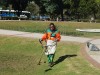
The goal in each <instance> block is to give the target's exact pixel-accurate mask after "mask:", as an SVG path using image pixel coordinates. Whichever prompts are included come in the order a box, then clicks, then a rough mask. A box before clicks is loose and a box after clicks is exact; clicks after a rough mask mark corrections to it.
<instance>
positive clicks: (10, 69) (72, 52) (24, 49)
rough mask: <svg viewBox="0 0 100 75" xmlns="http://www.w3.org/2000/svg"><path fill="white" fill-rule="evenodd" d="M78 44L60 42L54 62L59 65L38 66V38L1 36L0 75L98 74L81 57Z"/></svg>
mask: <svg viewBox="0 0 100 75" xmlns="http://www.w3.org/2000/svg"><path fill="white" fill-rule="evenodd" d="M81 46H83V45H82V44H81V45H80V44H79V43H73V42H59V43H58V46H57V51H56V55H55V59H54V61H57V60H58V59H59V57H60V59H59V60H58V61H57V62H58V63H57V64H56V65H55V66H54V67H53V69H52V70H49V71H47V72H45V73H44V70H45V69H47V68H48V64H47V63H43V62H44V61H45V60H47V59H46V56H43V59H42V63H41V65H37V63H38V61H39V58H40V55H41V52H42V48H41V45H40V44H39V42H38V39H29V38H18V37H8V36H0V75H100V70H99V69H97V68H95V67H93V65H91V64H90V63H89V62H88V61H87V60H86V59H84V58H83V56H82V55H81V54H80V50H81Z"/></svg>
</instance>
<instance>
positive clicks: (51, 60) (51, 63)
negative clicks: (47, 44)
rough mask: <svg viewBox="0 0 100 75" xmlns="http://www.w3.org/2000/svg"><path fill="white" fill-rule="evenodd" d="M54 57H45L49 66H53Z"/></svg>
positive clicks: (50, 55)
mask: <svg viewBox="0 0 100 75" xmlns="http://www.w3.org/2000/svg"><path fill="white" fill-rule="evenodd" d="M54 55H55V54H49V55H47V58H48V63H49V65H50V66H53V65H54V63H53V59H54Z"/></svg>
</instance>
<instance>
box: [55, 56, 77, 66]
mask: <svg viewBox="0 0 100 75" xmlns="http://www.w3.org/2000/svg"><path fill="white" fill-rule="evenodd" d="M76 56H77V55H76V54H73V55H63V56H60V57H59V58H58V59H57V60H56V61H55V62H54V65H57V64H59V63H61V62H62V61H64V60H65V59H66V58H71V57H76ZM54 65H53V66H54Z"/></svg>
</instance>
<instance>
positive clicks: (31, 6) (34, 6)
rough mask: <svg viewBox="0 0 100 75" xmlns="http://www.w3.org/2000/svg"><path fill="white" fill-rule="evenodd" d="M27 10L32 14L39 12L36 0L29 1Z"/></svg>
mask: <svg viewBox="0 0 100 75" xmlns="http://www.w3.org/2000/svg"><path fill="white" fill-rule="evenodd" d="M26 10H27V11H29V12H31V14H32V15H36V14H38V13H39V6H38V5H37V4H35V3H34V2H30V3H28V6H27V8H26Z"/></svg>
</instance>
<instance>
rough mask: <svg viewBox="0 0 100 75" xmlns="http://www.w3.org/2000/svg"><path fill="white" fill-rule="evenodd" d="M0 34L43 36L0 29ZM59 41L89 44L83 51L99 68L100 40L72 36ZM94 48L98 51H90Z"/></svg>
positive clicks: (29, 36)
mask: <svg viewBox="0 0 100 75" xmlns="http://www.w3.org/2000/svg"><path fill="white" fill-rule="evenodd" d="M0 34H1V35H10V36H18V37H27V38H41V37H42V35H43V34H40V33H30V32H21V31H12V30H3V29H0ZM61 41H71V42H79V43H84V44H87V42H89V43H90V44H89V46H88V47H87V46H86V49H85V50H86V53H87V54H88V55H89V58H92V59H93V60H92V61H95V64H96V63H97V64H99V66H100V51H99V50H100V39H93V38H85V37H73V36H61ZM95 46H96V47H97V48H98V49H99V50H98V51H95V50H92V49H95ZM92 47H93V48H92ZM86 53H85V54H86ZM96 66H98V65H96Z"/></svg>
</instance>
